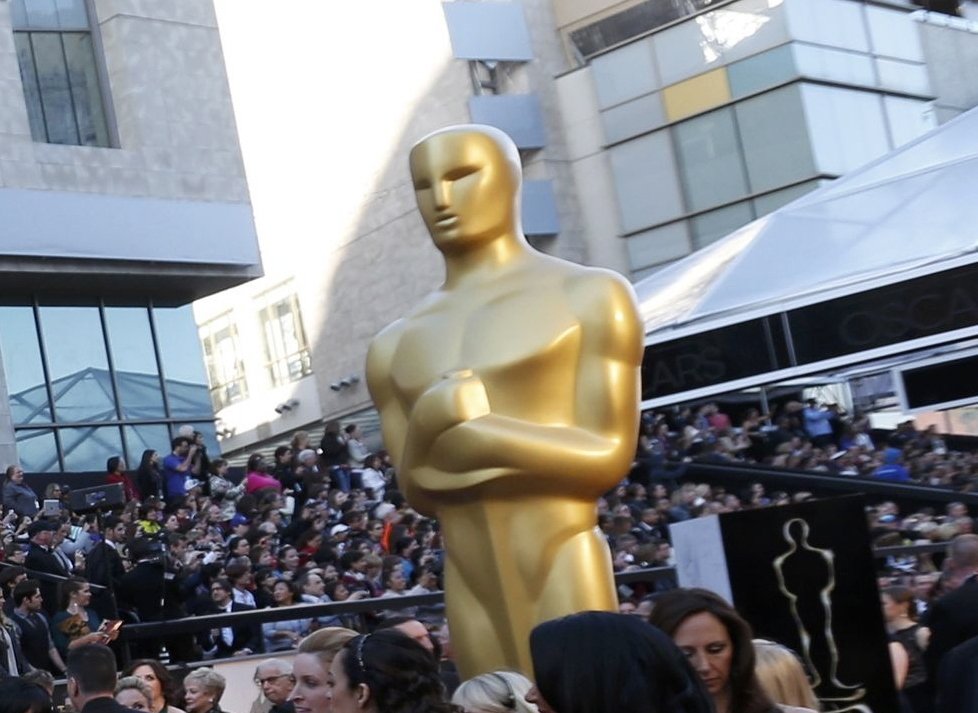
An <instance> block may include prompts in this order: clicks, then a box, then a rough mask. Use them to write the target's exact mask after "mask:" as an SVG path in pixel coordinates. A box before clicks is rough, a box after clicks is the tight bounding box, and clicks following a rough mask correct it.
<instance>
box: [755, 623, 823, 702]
mask: <svg viewBox="0 0 978 713" xmlns="http://www.w3.org/2000/svg"><path fill="white" fill-rule="evenodd" d="M752 643H753V645H754V653H755V655H756V657H757V663H756V665H755V667H754V672H755V673H756V674H757V679H758V680H759V681H760V683H761V688H763V689H764V692H765V693H767V695H768V696H769V697H770V698H771V700H772V701H774V702H775V703H776V704H777V705H778V707H779V708H780V709H781V710H782V711H786V712H787V713H813V712H814V711H817V710H818V709H819V708H818V699H817V698H815V692H814V691H813V690H812V686H811V683H810V682H809V680H808V676H806V675H805V669H804V668H802V665H801V661H799V660H798V657H797V656H796V655H795V653H794V652H793V651H792V650H791V649H789V648H788V647H786V646H782V645H781V644H778V643H775V642H774V641H767V640H766V639H754V640H753V642H752Z"/></svg>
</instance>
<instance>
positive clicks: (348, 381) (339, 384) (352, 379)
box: [329, 374, 360, 391]
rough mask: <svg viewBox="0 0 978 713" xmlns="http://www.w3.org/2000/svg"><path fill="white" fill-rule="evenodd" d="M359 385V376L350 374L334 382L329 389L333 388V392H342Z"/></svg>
mask: <svg viewBox="0 0 978 713" xmlns="http://www.w3.org/2000/svg"><path fill="white" fill-rule="evenodd" d="M359 383H360V377H359V376H357V375H356V374H350V375H349V376H344V377H343V378H342V379H340V380H339V381H334V382H333V383H332V384H330V385H329V388H331V389H332V390H333V391H342V390H343V389H346V388H349V387H350V386H353V385H354V384H359Z"/></svg>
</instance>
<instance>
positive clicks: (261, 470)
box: [244, 453, 282, 495]
mask: <svg viewBox="0 0 978 713" xmlns="http://www.w3.org/2000/svg"><path fill="white" fill-rule="evenodd" d="M244 482H245V492H246V493H247V494H248V495H254V494H255V493H258V492H259V491H262V490H273V491H275V492H278V493H281V492H282V484H281V483H280V482H278V481H277V480H276V479H275V478H274V477H273V476H271V475H269V473H268V466H267V465H266V463H265V457H264V456H263V455H262V454H261V453H252V454H251V455H250V456H249V457H248V464H247V466H245V480H244Z"/></svg>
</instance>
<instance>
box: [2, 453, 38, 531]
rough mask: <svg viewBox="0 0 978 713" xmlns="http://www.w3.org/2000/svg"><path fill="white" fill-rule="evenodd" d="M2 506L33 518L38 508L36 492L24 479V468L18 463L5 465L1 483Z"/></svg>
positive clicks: (22, 515)
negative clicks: (4, 476)
mask: <svg viewBox="0 0 978 713" xmlns="http://www.w3.org/2000/svg"><path fill="white" fill-rule="evenodd" d="M3 506H4V507H5V508H7V509H9V510H13V511H14V512H16V513H17V514H18V515H20V516H21V517H30V518H33V517H35V516H36V515H37V512H38V510H40V505H39V503H38V498H37V493H35V492H34V490H33V489H32V488H31V486H29V485H28V484H27V482H26V481H25V480H24V469H23V468H21V467H20V466H19V465H11V466H7V471H6V480H5V481H4V484H3Z"/></svg>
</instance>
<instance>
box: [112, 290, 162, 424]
mask: <svg viewBox="0 0 978 713" xmlns="http://www.w3.org/2000/svg"><path fill="white" fill-rule="evenodd" d="M105 324H106V328H107V331H108V333H109V346H110V349H112V365H113V367H114V368H115V380H116V386H117V387H118V389H119V406H120V408H121V410H122V418H124V419H146V418H162V417H163V416H165V415H166V411H165V410H164V408H163V391H162V389H161V388H160V370H159V367H158V365H157V363H156V352H155V350H154V349H153V333H152V331H151V330H150V326H149V311H148V310H147V309H145V308H139V307H133V308H129V307H106V308H105Z"/></svg>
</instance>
